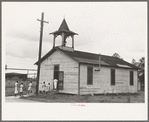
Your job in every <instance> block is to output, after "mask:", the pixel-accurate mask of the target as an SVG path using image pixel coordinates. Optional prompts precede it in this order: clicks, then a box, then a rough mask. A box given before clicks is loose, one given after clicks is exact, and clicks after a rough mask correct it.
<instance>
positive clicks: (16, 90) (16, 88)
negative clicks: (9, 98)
mask: <svg viewBox="0 0 149 122" xmlns="http://www.w3.org/2000/svg"><path fill="white" fill-rule="evenodd" d="M14 94H15V97H16V96H17V94H18V81H16V83H15V91H14Z"/></svg>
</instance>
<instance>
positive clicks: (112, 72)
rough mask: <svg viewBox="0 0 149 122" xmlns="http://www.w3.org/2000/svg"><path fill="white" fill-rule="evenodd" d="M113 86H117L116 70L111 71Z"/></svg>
mask: <svg viewBox="0 0 149 122" xmlns="http://www.w3.org/2000/svg"><path fill="white" fill-rule="evenodd" d="M111 85H115V69H111Z"/></svg>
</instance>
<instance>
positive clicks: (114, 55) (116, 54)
mask: <svg viewBox="0 0 149 122" xmlns="http://www.w3.org/2000/svg"><path fill="white" fill-rule="evenodd" d="M112 56H113V57H116V58H119V59H122V58H121V57H120V55H119V54H118V53H114V54H113V55H112Z"/></svg>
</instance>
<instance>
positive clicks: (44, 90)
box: [42, 82, 46, 94]
mask: <svg viewBox="0 0 149 122" xmlns="http://www.w3.org/2000/svg"><path fill="white" fill-rule="evenodd" d="M42 89H43V91H42V92H43V94H45V93H46V84H45V82H43V85H42Z"/></svg>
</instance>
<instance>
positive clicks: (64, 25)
mask: <svg viewBox="0 0 149 122" xmlns="http://www.w3.org/2000/svg"><path fill="white" fill-rule="evenodd" d="M62 32H65V33H68V34H70V35H78V34H77V33H74V32H73V31H70V30H69V27H68V25H67V23H66V20H65V19H63V21H62V23H61V25H60V27H59V29H58V30H57V31H54V32H52V33H50V34H57V35H60V34H61V33H62Z"/></svg>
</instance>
